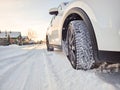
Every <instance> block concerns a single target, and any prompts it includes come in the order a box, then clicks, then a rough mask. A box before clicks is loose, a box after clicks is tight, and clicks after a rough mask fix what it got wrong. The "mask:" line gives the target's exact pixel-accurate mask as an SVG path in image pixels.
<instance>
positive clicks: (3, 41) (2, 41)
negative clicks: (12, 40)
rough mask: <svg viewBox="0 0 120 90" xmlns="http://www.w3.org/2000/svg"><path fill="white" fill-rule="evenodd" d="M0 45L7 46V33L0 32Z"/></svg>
mask: <svg viewBox="0 0 120 90" xmlns="http://www.w3.org/2000/svg"><path fill="white" fill-rule="evenodd" d="M0 45H9V42H8V34H7V32H1V31H0Z"/></svg>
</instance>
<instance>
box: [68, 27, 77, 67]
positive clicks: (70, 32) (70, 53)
mask: <svg viewBox="0 0 120 90" xmlns="http://www.w3.org/2000/svg"><path fill="white" fill-rule="evenodd" d="M67 41H68V57H69V60H70V62H71V64H72V66H73V67H74V68H76V55H75V53H76V48H75V36H74V32H73V30H71V29H68V32H67Z"/></svg>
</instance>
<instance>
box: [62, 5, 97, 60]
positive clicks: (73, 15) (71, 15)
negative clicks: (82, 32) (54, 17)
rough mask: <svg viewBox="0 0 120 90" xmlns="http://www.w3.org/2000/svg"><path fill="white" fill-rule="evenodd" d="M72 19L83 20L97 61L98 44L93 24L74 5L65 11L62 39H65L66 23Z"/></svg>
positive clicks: (82, 11) (83, 12)
mask: <svg viewBox="0 0 120 90" xmlns="http://www.w3.org/2000/svg"><path fill="white" fill-rule="evenodd" d="M73 20H83V21H84V22H85V23H86V25H87V27H88V30H89V33H90V38H91V41H92V46H93V51H94V52H93V54H94V57H95V60H96V61H99V59H98V44H97V40H96V35H95V32H94V28H93V25H92V23H91V21H90V19H89V16H88V15H87V14H86V13H85V11H84V10H82V9H81V8H78V7H74V8H72V9H70V10H69V11H68V12H67V14H66V15H65V17H64V19H63V21H64V23H63V26H62V41H65V39H66V35H67V28H68V24H69V22H70V21H73Z"/></svg>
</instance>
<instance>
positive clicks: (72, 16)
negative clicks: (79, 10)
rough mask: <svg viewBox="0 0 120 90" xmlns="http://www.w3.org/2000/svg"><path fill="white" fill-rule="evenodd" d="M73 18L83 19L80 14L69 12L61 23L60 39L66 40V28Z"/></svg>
mask: <svg viewBox="0 0 120 90" xmlns="http://www.w3.org/2000/svg"><path fill="white" fill-rule="evenodd" d="M73 20H83V19H82V18H81V17H80V15H78V14H76V13H73V14H70V15H69V16H68V17H67V18H66V19H65V22H64V24H63V28H62V40H63V41H65V40H66V35H67V29H68V24H69V23H70V22H71V21H73Z"/></svg>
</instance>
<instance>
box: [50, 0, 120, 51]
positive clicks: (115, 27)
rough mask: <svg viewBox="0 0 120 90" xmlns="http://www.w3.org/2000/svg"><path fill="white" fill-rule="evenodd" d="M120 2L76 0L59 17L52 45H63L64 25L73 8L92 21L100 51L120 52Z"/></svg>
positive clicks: (119, 0) (112, 0)
mask: <svg viewBox="0 0 120 90" xmlns="http://www.w3.org/2000/svg"><path fill="white" fill-rule="evenodd" d="M119 4H120V0H99V1H98V0H97V1H96V0H74V1H72V2H71V3H70V4H69V5H68V7H67V8H66V9H64V13H63V14H62V15H61V16H59V14H58V16H56V17H58V18H59V20H58V22H59V23H58V22H55V23H56V24H57V25H56V26H57V27H56V29H54V31H53V33H54V34H55V36H56V37H55V36H54V37H53V38H50V42H51V44H55V45H61V44H62V41H61V40H62V29H63V27H62V25H63V23H64V20H65V19H64V17H65V16H66V14H67V12H68V11H70V10H71V9H72V8H75V7H77V8H81V9H82V10H83V11H84V12H86V14H87V15H88V17H89V18H90V20H91V23H92V25H93V28H94V32H95V35H96V40H97V44H98V49H99V50H104V51H116V52H118V51H120V19H119V17H120V12H119V9H120V5H119Z"/></svg>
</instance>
